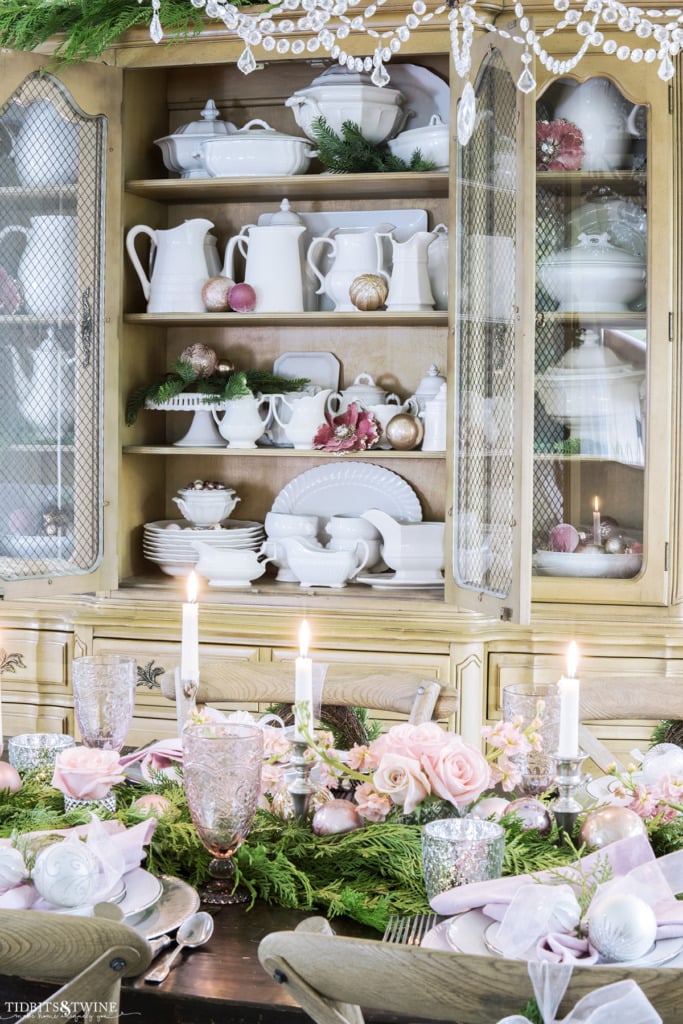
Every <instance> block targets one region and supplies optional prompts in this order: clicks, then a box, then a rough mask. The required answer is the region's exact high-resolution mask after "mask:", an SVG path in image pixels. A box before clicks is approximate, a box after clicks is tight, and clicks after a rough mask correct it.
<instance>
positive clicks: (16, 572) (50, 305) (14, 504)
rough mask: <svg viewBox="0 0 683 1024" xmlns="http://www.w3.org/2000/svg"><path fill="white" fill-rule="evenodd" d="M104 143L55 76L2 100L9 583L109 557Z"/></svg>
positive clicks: (2, 385) (2, 367) (4, 521)
mask: <svg viewBox="0 0 683 1024" xmlns="http://www.w3.org/2000/svg"><path fill="white" fill-rule="evenodd" d="M5 80H6V79H5ZM106 141H107V118H106V117H105V116H103V115H99V114H98V115H94V116H90V115H87V114H85V113H84V112H83V111H82V110H81V108H80V107H79V105H78V104H77V102H76V101H75V99H74V98H73V96H72V95H71V94H70V92H69V91H68V89H67V88H65V86H64V85H63V84H62V83H61V82H60V81H59V79H57V78H56V77H54V76H52V75H51V74H45V73H42V72H34V73H31V74H28V75H27V76H26V77H25V78H23V80H22V81H21V83H20V85H19V86H18V87H16V88H15V89H14V90H13V91H12V92H11V93H10V94H9V95H7V96H6V97H5V98H4V99H3V101H2V102H0V408H1V409H2V417H0V578H1V579H2V580H3V581H13V580H38V579H41V578H47V579H50V580H56V579H58V578H59V577H73V576H76V577H78V578H80V579H82V577H83V576H84V575H88V574H90V573H92V572H93V570H95V569H96V568H97V566H98V565H99V564H100V561H101V558H102V546H103V509H104V501H103V478H104V466H103V450H104V448H103V445H104V441H103V407H104V401H103V361H102V360H103V312H102V310H103V292H104V244H103V238H104V235H103V232H104V211H105V173H104V167H105V154H106Z"/></svg>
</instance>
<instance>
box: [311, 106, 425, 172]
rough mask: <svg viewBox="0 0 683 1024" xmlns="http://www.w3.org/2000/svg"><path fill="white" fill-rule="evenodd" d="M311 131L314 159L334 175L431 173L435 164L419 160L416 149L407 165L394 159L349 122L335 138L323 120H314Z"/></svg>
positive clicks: (382, 146) (345, 122)
mask: <svg viewBox="0 0 683 1024" xmlns="http://www.w3.org/2000/svg"><path fill="white" fill-rule="evenodd" d="M311 129H312V131H313V134H314V136H315V143H316V145H317V147H318V160H319V161H320V163H321V164H323V166H324V167H326V168H327V169H328V170H329V171H332V172H333V173H334V174H361V173H363V172H370V173H378V172H384V173H386V172H394V173H397V172H399V171H433V170H434V167H435V165H434V164H433V163H430V161H429V160H423V159H422V154H421V152H420V150H419V149H416V150H415V151H414V152H413V154H412V156H411V159H410V163H409V164H407V163H406V162H405V160H401V159H400V157H397V156H394V155H393V153H392V152H391V150H390V149H389V147H388V146H387V145H386V144H385V143H379V144H378V143H375V142H370V141H369V140H368V139H366V138H365V136H364V135H363V133H362V132H361V130H360V126H359V125H357V124H355V123H354V122H353V121H344V123H343V124H342V126H341V132H342V133H341V136H339V135H337V133H336V132H335V131H333V129H332V128H331V127H330V125H329V124H328V123H327V121H326V120H325V118H324V117H316V118H315V120H314V121H313V122H312V123H311Z"/></svg>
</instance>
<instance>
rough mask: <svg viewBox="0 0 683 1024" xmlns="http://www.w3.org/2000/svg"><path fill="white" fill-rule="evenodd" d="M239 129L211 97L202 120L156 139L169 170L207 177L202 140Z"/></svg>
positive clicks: (191, 122) (185, 174) (181, 173)
mask: <svg viewBox="0 0 683 1024" xmlns="http://www.w3.org/2000/svg"><path fill="white" fill-rule="evenodd" d="M235 131H237V129H236V128H235V125H234V124H232V122H231V121H221V120H220V118H219V116H218V108H217V106H216V104H215V103H214V101H213V100H207V101H206V104H205V105H204V109H203V110H202V112H201V115H200V120H199V121H190V123H189V124H185V125H183V126H182V128H178V129H177V131H175V132H173V134H172V135H165V136H164V137H163V139H155V140H154V144H155V145H156V146H159V148H160V149H161V155H162V157H163V161H164V166H165V167H166V168H168V170H169V171H176V172H178V173H179V174H180V177H181V178H207V177H208V173H207V170H206V167H205V166H204V160H203V157H202V153H201V149H200V147H201V143H202V142H206V141H207V140H208V139H214V138H221V137H222V136H224V135H230V134H232V132H235Z"/></svg>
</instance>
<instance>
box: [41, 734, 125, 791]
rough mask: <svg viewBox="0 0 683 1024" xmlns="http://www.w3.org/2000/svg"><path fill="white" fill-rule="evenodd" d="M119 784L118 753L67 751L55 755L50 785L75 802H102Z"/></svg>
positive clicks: (92, 748) (120, 775) (69, 749)
mask: <svg viewBox="0 0 683 1024" xmlns="http://www.w3.org/2000/svg"><path fill="white" fill-rule="evenodd" d="M123 780H124V776H123V774H122V772H121V763H120V761H119V755H118V751H116V750H99V749H96V748H95V747H69V748H68V749H67V750H61V751H60V752H59V754H57V758H56V760H55V770H54V775H53V776H52V785H53V786H54V787H55V789H60V790H61V791H62V793H64V794H65V795H66V796H70V797H73V798H74V799H75V800H102V799H103V798H104V797H105V796H106V795H107V793H108V792H109V790H110V789H111V787H112V786H115V785H117V783H119V782H123Z"/></svg>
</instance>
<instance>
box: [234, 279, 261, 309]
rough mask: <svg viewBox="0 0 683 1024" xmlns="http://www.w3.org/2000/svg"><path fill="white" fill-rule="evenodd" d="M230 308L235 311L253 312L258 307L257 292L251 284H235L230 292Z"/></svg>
mask: <svg viewBox="0 0 683 1024" xmlns="http://www.w3.org/2000/svg"><path fill="white" fill-rule="evenodd" d="M228 302H229V304H230V308H231V309H232V310H234V311H235V313H252V312H253V311H254V310H255V309H256V292H255V291H254V289H253V288H252V287H251V285H250V284H246V282H245V283H244V284H234V285H233V286H232V288H231V289H230V291H229V292H228Z"/></svg>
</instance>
